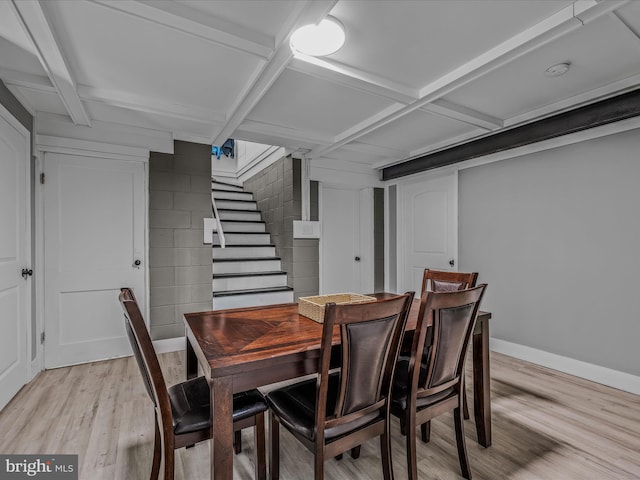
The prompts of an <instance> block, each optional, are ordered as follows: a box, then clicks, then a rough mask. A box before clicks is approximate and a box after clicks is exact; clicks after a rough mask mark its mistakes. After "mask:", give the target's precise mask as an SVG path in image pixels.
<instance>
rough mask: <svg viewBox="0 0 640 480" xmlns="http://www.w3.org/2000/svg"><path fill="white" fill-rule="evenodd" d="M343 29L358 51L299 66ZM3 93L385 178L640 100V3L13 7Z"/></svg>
mask: <svg viewBox="0 0 640 480" xmlns="http://www.w3.org/2000/svg"><path fill="white" fill-rule="evenodd" d="M327 14H330V15H333V16H334V17H336V18H338V19H339V20H340V21H341V22H342V23H343V24H344V26H345V29H346V35H347V43H346V45H345V46H344V47H343V48H342V49H341V50H339V51H338V52H336V53H335V54H333V55H331V56H329V57H325V58H322V59H313V58H302V57H294V56H293V54H292V52H291V50H290V48H289V45H288V39H289V36H290V34H291V32H292V31H293V30H294V29H295V28H296V27H297V26H300V25H304V24H308V23H316V22H318V21H319V20H320V19H322V18H323V17H325V16H326V15H327ZM560 62H569V63H570V64H571V69H570V70H569V72H568V73H567V74H566V75H564V76H561V77H555V78H549V77H547V76H545V75H544V71H545V69H546V68H547V67H549V66H551V65H553V64H556V63H560ZM0 78H1V79H2V81H3V82H4V83H5V84H6V85H7V86H8V88H9V89H10V90H11V92H13V94H14V95H15V96H16V97H17V98H18V99H19V100H20V101H21V102H22V103H23V104H24V105H25V107H26V108H27V109H29V110H30V111H31V112H32V113H33V114H34V115H36V117H40V116H43V117H50V116H51V115H52V114H54V115H62V116H65V117H67V118H70V119H71V120H72V121H73V122H74V123H75V124H77V125H83V126H91V125H92V124H93V123H95V122H111V123H118V124H123V125H126V126H136V127H143V128H149V129H152V130H158V131H163V132H169V133H170V134H172V135H173V137H174V138H176V139H183V140H190V141H198V142H201V143H213V144H217V145H219V144H222V143H223V142H224V141H225V140H226V139H227V138H236V139H240V140H247V141H253V142H258V143H268V144H272V145H279V146H284V147H288V148H291V149H304V150H307V151H308V152H309V154H308V156H310V157H311V158H312V159H313V161H314V162H322V161H331V162H334V163H335V162H336V161H342V162H346V161H350V162H356V163H359V164H364V165H365V166H370V167H373V168H381V167H384V166H387V165H391V164H395V163H398V162H400V161H402V160H406V159H408V158H412V157H415V156H419V155H422V154H426V153H429V152H433V151H436V150H439V149H442V148H445V147H447V146H451V145H456V144H459V143H462V142H464V141H468V140H470V139H474V138H479V137H482V136H486V135H488V134H490V133H492V132H496V131H499V130H501V129H504V128H509V127H513V126H515V125H520V124H523V123H528V122H531V121H534V120H537V119H539V118H542V117H546V116H549V115H551V114H553V113H557V112H561V111H565V110H568V109H571V108H575V107H576V106H579V105H584V104H588V103H592V102H594V101H596V100H600V99H603V98H606V97H610V96H613V95H615V94H618V93H621V92H624V91H629V90H632V89H635V88H637V87H638V86H639V85H640V1H638V0H633V1H623V0H621V1H618V0H607V1H595V0H579V1H576V2H572V1H569V0H554V1H552V0H444V1H435V0H429V1H427V0H424V1H419V0H412V1H403V0H376V1H373V0H369V1H366V0H338V1H335V0H314V1H302V0H299V1H294V0H213V1H202V0H200V1H198V0H179V1H156V0H86V1H85V0H46V1H39V2H38V1H36V0H0Z"/></svg>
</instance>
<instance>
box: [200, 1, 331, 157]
mask: <svg viewBox="0 0 640 480" xmlns="http://www.w3.org/2000/svg"><path fill="white" fill-rule="evenodd" d="M336 3H337V0H313V1H307V2H304V3H302V2H295V3H294V4H293V6H294V8H296V9H297V10H296V12H295V16H292V17H290V18H289V19H288V21H287V25H286V28H285V29H284V30H283V31H282V32H280V34H279V36H278V37H279V42H278V43H277V45H276V50H275V53H274V54H273V56H272V57H271V58H270V59H269V60H268V61H267V62H266V64H265V65H264V66H263V67H262V68H260V69H259V71H258V72H257V73H256V75H255V76H254V78H253V80H252V81H251V82H250V84H249V85H250V86H249V87H248V88H247V89H246V90H245V92H244V93H243V94H242V95H241V98H239V101H238V102H237V103H236V106H235V107H234V108H233V109H232V111H231V113H230V115H229V118H228V120H227V123H226V125H225V126H224V127H223V128H222V129H221V130H220V131H218V132H217V133H214V134H213V135H212V137H213V138H212V143H213V144H214V145H222V144H223V143H224V142H225V141H226V140H227V138H229V137H231V136H232V135H233V132H234V131H235V129H236V128H238V127H239V126H240V124H242V122H243V121H244V120H245V118H246V117H247V115H248V114H249V112H251V110H253V108H254V107H255V106H256V105H257V104H258V102H259V101H260V100H261V99H262V97H263V96H264V95H265V93H267V91H268V90H269V88H271V85H273V83H274V82H275V81H276V80H277V79H278V77H279V76H280V74H281V73H282V71H283V70H284V69H285V68H286V66H287V64H288V63H289V62H290V61H291V58H293V53H292V51H291V48H290V46H289V37H290V36H291V34H292V33H293V32H294V31H295V29H296V28H298V27H301V26H303V25H307V24H310V23H313V24H315V23H318V22H319V21H320V20H322V19H323V18H324V17H326V16H327V15H328V14H329V12H330V11H331V9H332V8H333V6H334V5H335V4H336Z"/></svg>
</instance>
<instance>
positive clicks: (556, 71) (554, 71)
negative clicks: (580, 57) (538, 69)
mask: <svg viewBox="0 0 640 480" xmlns="http://www.w3.org/2000/svg"><path fill="white" fill-rule="evenodd" d="M570 66H571V64H570V63H569V62H563V63H558V64H556V65H551V66H550V67H549V68H547V69H546V70H545V71H544V74H545V75H546V76H547V77H559V76H560V75H564V74H565V73H567V72H568V71H569V67H570Z"/></svg>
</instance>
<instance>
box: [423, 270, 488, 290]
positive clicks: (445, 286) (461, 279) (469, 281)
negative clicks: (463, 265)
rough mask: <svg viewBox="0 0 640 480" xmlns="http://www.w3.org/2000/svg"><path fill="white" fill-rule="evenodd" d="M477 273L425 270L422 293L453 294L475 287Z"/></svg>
mask: <svg viewBox="0 0 640 480" xmlns="http://www.w3.org/2000/svg"><path fill="white" fill-rule="evenodd" d="M477 279H478V272H470V273H465V272H449V271H446V270H432V269H430V268H425V270H424V274H423V275H422V290H421V291H422V292H425V291H427V290H429V291H431V292H453V291H457V290H465V289H467V288H473V287H475V286H476V280H477Z"/></svg>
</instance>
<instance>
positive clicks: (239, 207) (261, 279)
mask: <svg viewBox="0 0 640 480" xmlns="http://www.w3.org/2000/svg"><path fill="white" fill-rule="evenodd" d="M211 186H212V190H211V191H212V195H213V198H214V199H215V203H216V206H217V209H218V214H219V215H220V220H221V222H222V230H223V233H224V238H225V242H226V248H221V247H220V239H219V237H218V234H217V233H214V235H213V309H214V310H221V309H225V308H236V307H251V306H256V305H267V304H273V303H286V302H293V289H292V288H291V287H288V286H287V273H286V272H283V271H282V264H281V261H280V258H279V257H276V254H275V250H276V248H275V246H274V245H273V244H272V243H271V235H269V233H268V232H267V231H266V226H265V223H264V222H263V221H262V215H261V213H260V211H259V210H258V206H257V204H256V202H255V201H254V200H253V195H252V194H251V193H249V192H245V191H244V190H243V188H242V187H241V186H238V185H232V184H230V183H223V182H219V181H216V180H214V181H213V182H212V185H211Z"/></svg>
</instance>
